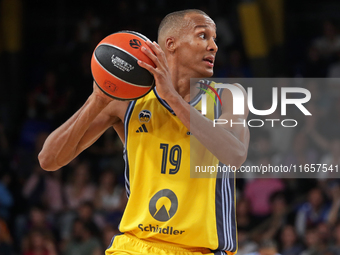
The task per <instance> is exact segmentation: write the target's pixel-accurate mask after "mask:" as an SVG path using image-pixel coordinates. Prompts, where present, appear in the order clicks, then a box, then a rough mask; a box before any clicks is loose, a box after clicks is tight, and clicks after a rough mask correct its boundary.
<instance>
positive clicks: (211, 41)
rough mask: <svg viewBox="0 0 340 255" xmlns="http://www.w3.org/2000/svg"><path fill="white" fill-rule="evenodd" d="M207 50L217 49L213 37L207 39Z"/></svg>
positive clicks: (214, 50)
mask: <svg viewBox="0 0 340 255" xmlns="http://www.w3.org/2000/svg"><path fill="white" fill-rule="evenodd" d="M208 50H209V51H212V52H217V51H218V47H217V44H216V42H215V40H214V39H213V38H211V39H210V40H209V45H208Z"/></svg>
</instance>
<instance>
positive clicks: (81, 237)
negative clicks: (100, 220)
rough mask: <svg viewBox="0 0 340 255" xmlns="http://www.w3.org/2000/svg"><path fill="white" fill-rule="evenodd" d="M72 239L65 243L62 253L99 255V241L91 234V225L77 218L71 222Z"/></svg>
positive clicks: (67, 254) (66, 254)
mask: <svg viewBox="0 0 340 255" xmlns="http://www.w3.org/2000/svg"><path fill="white" fill-rule="evenodd" d="M72 232H73V233H72V239H71V240H70V241H69V242H68V243H67V244H66V245H65V248H64V250H63V254H64V255H99V254H101V245H100V241H99V240H98V239H97V238H96V237H94V236H93V233H92V229H91V226H89V224H88V223H85V222H83V221H81V220H79V219H77V220H75V221H74V223H73V231H72Z"/></svg>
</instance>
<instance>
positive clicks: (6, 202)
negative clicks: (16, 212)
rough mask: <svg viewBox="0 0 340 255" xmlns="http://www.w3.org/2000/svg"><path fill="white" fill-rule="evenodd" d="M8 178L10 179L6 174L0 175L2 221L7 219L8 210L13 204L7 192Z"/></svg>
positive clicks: (11, 197)
mask: <svg viewBox="0 0 340 255" xmlns="http://www.w3.org/2000/svg"><path fill="white" fill-rule="evenodd" d="M0 170H1V167H0ZM10 178H11V177H10V176H9V174H8V173H6V172H1V173H0V218H3V219H4V220H8V219H9V216H10V208H11V207H12V205H13V204H14V201H13V196H12V194H11V192H10V191H9V190H8V185H9V183H10Z"/></svg>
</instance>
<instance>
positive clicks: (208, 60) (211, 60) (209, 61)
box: [203, 56, 215, 67]
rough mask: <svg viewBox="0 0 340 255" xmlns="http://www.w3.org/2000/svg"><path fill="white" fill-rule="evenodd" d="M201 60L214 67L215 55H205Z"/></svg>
mask: <svg viewBox="0 0 340 255" xmlns="http://www.w3.org/2000/svg"><path fill="white" fill-rule="evenodd" d="M203 61H204V62H206V63H207V65H208V66H209V67H214V61H215V57H214V56H207V57H205V58H203Z"/></svg>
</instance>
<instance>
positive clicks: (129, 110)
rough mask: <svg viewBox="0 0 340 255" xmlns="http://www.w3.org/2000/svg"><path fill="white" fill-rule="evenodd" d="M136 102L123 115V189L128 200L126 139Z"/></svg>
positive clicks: (128, 180)
mask: <svg viewBox="0 0 340 255" xmlns="http://www.w3.org/2000/svg"><path fill="white" fill-rule="evenodd" d="M136 102H137V101H132V102H131V103H130V104H129V106H128V108H127V110H126V113H125V117H124V136H125V146H124V150H123V158H124V161H125V171H124V177H125V189H126V195H127V197H128V198H129V197H130V178H129V176H130V169H129V160H128V157H127V149H126V146H127V139H128V128H129V122H130V117H131V114H132V110H133V108H134V107H135V104H136Z"/></svg>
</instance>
